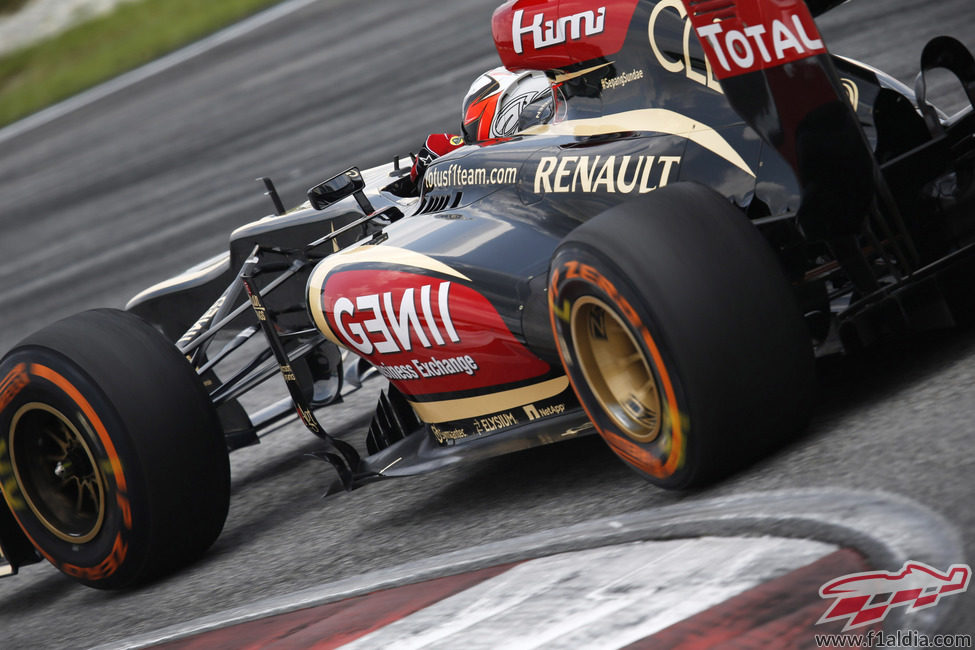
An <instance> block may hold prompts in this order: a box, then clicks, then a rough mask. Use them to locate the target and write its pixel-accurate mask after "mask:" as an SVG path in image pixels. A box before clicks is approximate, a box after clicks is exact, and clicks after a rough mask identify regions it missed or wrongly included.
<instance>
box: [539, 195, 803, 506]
mask: <svg viewBox="0 0 975 650" xmlns="http://www.w3.org/2000/svg"><path fill="white" fill-rule="evenodd" d="M550 307H551V310H550V311H551V315H552V327H553V331H554V333H555V337H556V340H557V342H558V344H559V350H560V355H561V356H562V361H563V365H564V366H565V370H566V373H567V375H568V377H569V380H570V381H571V383H572V386H573V388H574V389H575V392H576V394H577V395H578V397H579V400H580V402H581V403H582V405H583V407H584V408H585V409H586V411H587V413H588V414H589V417H590V419H591V420H592V421H593V423H594V424H595V426H596V428H597V430H598V431H599V433H600V435H601V436H602V437H603V438H604V439H605V440H606V442H607V443H608V444H609V446H610V447H611V448H612V449H613V451H614V452H615V453H616V454H617V455H618V456H620V457H621V458H622V459H623V460H624V461H625V462H626V463H627V464H628V465H630V466H631V467H632V468H633V469H635V470H636V471H637V472H638V473H639V474H641V475H642V476H644V477H645V478H646V479H648V480H649V481H650V482H652V483H654V484H656V485H659V486H661V487H665V488H687V487H690V486H693V485H697V484H701V483H705V482H708V481H711V480H714V479H715V478H718V477H720V476H722V475H724V474H726V473H728V472H730V471H734V470H736V469H738V468H740V467H741V466H742V465H744V464H746V463H748V462H750V461H752V460H754V459H755V458H756V457H757V456H759V455H760V454H762V453H765V452H767V451H768V450H769V449H770V448H771V447H773V446H774V445H776V444H778V443H780V442H781V441H783V440H784V439H786V438H787V436H789V435H790V434H792V433H793V432H795V431H796V430H797V429H798V428H799V427H800V426H801V424H802V423H803V422H804V420H805V418H806V416H807V413H808V406H809V403H810V401H811V399H810V398H811V396H812V393H813V388H814V364H813V356H812V345H811V343H810V337H809V333H808V331H807V328H806V327H805V324H804V323H803V321H802V319H801V317H800V314H799V313H798V309H797V307H796V303H795V298H794V296H793V294H792V291H791V288H790V287H789V285H788V282H787V281H786V279H785V277H784V275H783V274H782V271H781V268H780V267H779V264H778V261H777V260H776V258H775V256H774V255H773V253H772V251H771V249H770V247H769V245H768V243H767V242H766V241H765V240H764V239H763V238H762V236H761V235H760V233H758V231H757V229H756V228H755V227H754V226H753V225H752V224H751V223H750V222H749V221H748V220H747V219H746V218H745V217H744V215H743V214H742V213H741V211H739V210H737V209H735V208H734V207H733V206H732V205H730V204H729V203H728V202H727V201H726V200H724V199H723V198H722V197H721V196H719V195H718V194H717V193H715V192H713V191H712V190H710V189H708V188H706V187H704V186H701V185H696V184H689V183H681V184H675V185H670V186H667V187H665V188H661V189H660V190H657V191H655V192H653V193H651V194H649V195H648V196H647V197H646V198H645V199H644V200H642V201H640V202H635V203H628V204H624V205H620V206H617V207H615V208H612V209H610V210H608V211H607V212H606V213H604V214H601V215H599V216H597V217H595V218H593V219H591V220H589V221H588V222H586V223H585V224H583V225H582V226H580V227H579V228H577V229H576V230H574V231H573V232H572V233H570V234H569V235H568V236H567V237H566V238H565V239H564V240H563V242H562V243H561V244H560V245H559V248H558V249H557V250H556V252H555V254H554V256H553V258H552V262H551V266H550Z"/></svg>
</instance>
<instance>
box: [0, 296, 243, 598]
mask: <svg viewBox="0 0 975 650" xmlns="http://www.w3.org/2000/svg"><path fill="white" fill-rule="evenodd" d="M0 382H2V387H0V485H2V488H3V496H4V498H5V499H6V501H7V504H8V505H9V507H10V509H11V511H12V512H13V514H14V517H15V518H16V519H17V522H18V524H19V525H20V527H21V529H22V530H23V532H24V533H25V534H26V535H27V537H28V538H29V539H30V540H31V542H32V543H33V544H34V546H35V548H36V549H37V550H38V551H39V552H40V553H41V555H43V556H44V557H45V558H47V560H49V561H50V562H51V563H52V564H53V565H54V566H56V567H57V568H58V569H60V570H61V571H63V572H64V573H66V574H68V575H69V576H71V577H73V578H75V579H77V580H79V581H80V582H82V583H84V584H87V585H89V586H92V587H98V588H106V589H110V588H122V587H128V586H132V585H135V584H139V583H142V582H145V581H147V580H150V579H152V578H155V577H158V576H160V575H163V574H165V573H168V572H171V571H173V570H175V569H176V568H178V567H180V566H182V565H184V564H186V563H188V562H190V561H192V560H194V559H196V558H198V557H199V556H200V555H201V554H202V553H203V552H204V551H205V550H206V549H207V548H209V547H210V546H211V545H212V544H213V542H214V541H215V540H216V538H217V536H218V535H219V534H220V531H221V529H222V527H223V523H224V520H225V519H226V515H227V509H228V506H229V499H230V466H229V458H228V456H227V451H226V445H225V442H224V440H223V435H222V431H221V428H220V424H219V420H218V419H217V417H216V414H215V412H214V409H213V407H212V404H211V402H210V399H209V397H208V395H207V393H206V391H205V390H204V388H203V386H202V384H201V383H200V380H199V378H198V377H197V375H196V372H195V371H194V370H193V368H192V367H191V366H190V364H189V363H187V361H186V359H185V358H183V356H182V355H180V354H179V352H178V351H177V350H176V348H175V347H174V346H173V345H172V344H171V343H170V342H169V341H167V340H166V339H165V338H164V337H163V336H162V335H161V334H159V333H158V332H157V331H156V330H154V329H153V328H152V327H151V326H150V325H149V324H147V323H146V322H145V321H143V320H141V319H140V318H138V317H136V316H133V315H132V314H128V313H125V312H120V311H115V310H95V311H90V312H84V313H81V314H77V315H75V316H72V317H69V318H66V319H64V320H62V321H59V322H57V323H54V324H53V325H51V326H49V327H47V328H45V329H43V330H41V331H39V332H37V333H36V334H34V335H32V336H30V337H28V338H27V339H25V340H24V341H23V342H21V343H20V344H19V345H18V346H17V347H15V348H14V349H13V350H11V351H10V352H9V353H8V354H7V355H6V356H5V357H4V358H3V361H2V362H0Z"/></svg>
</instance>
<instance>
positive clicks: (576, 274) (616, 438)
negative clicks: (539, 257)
mask: <svg viewBox="0 0 975 650" xmlns="http://www.w3.org/2000/svg"><path fill="white" fill-rule="evenodd" d="M570 263H573V264H575V265H577V269H581V270H576V271H570V272H569V273H567V274H566V275H565V279H570V278H579V279H580V280H581V281H583V282H587V283H589V284H590V285H593V286H595V287H597V288H598V289H600V290H602V292H603V293H605V294H606V296H607V297H608V298H609V299H610V300H611V301H612V302H613V303H614V304H615V305H616V306H617V307H618V308H619V310H620V313H622V314H623V315H625V316H626V319H627V320H628V321H629V322H630V323H631V324H632V325H633V327H635V328H636V329H637V331H638V332H639V333H640V336H641V337H642V339H643V342H644V344H645V345H646V346H647V349H649V351H650V356H651V357H653V362H654V366H655V368H654V369H655V370H656V371H657V374H658V375H659V376H660V381H661V383H662V384H663V386H664V395H665V396H666V398H667V408H668V409H669V411H670V427H671V444H670V453H669V455H668V457H667V462H666V463H663V464H661V462H660V461H659V460H658V459H657V458H656V457H654V456H652V455H651V454H649V453H648V452H647V451H646V450H645V449H643V448H642V447H640V446H639V445H637V444H635V443H632V442H630V441H629V440H627V439H626V438H624V437H623V436H621V435H619V434H618V433H616V432H613V431H606V430H604V428H603V427H600V426H599V425H598V423H597V420H596V419H595V418H593V416H592V413H591V412H590V411H589V408H588V407H587V406H586V401H585V400H584V399H583V397H582V394H581V392H580V390H579V387H578V386H576V382H575V381H574V380H573V379H572V373H570V372H566V376H567V377H568V378H569V383H570V384H572V389H573V390H574V391H575V393H576V396H577V397H578V398H579V403H580V404H581V405H582V408H583V410H584V411H585V412H586V415H587V416H588V417H589V420H590V421H591V422H592V423H593V425H594V426H595V427H596V430H597V431H598V432H599V435H601V436H602V437H603V439H604V440H605V441H606V442H607V443H608V444H609V445H610V447H612V448H613V451H615V452H616V453H618V454H620V455H621V456H624V457H626V458H629V459H632V461H635V462H634V463H633V464H634V465H637V466H638V467H640V468H641V469H643V470H645V471H646V472H648V473H650V474H652V475H653V476H656V477H658V478H666V477H668V476H672V475H673V474H674V472H675V471H676V470H677V469H678V468H679V467H680V464H681V461H682V460H683V457H684V451H683V450H684V432H683V428H682V427H683V423H682V418H681V413H680V410H679V409H678V406H677V394H676V392H675V391H674V386H673V383H672V382H671V380H670V375H669V374H668V372H667V366H666V365H664V361H663V357H662V356H661V354H660V349H659V348H658V347H657V343H656V341H655V340H654V338H653V336H652V335H651V334H650V330H648V329H647V326H646V325H644V324H643V322H642V321H641V320H640V317H639V315H638V314H637V313H636V311H635V310H634V309H633V306H632V305H631V304H630V303H629V301H627V300H626V298H624V297H623V296H622V295H620V292H619V291H618V290H617V289H616V285H614V284H613V283H612V282H610V280H609V279H608V278H607V277H606V276H604V275H603V274H602V273H600V272H599V271H598V270H597V269H595V268H594V267H592V266H590V265H588V264H583V263H581V262H578V261H575V260H572V261H569V262H563V263H562V265H561V268H560V269H558V270H556V272H555V273H554V274H553V275H552V280H551V285H550V287H549V292H548V295H549V310H548V314H549V322H550V323H551V325H552V333H553V334H554V335H555V336H556V337H558V330H557V329H556V324H555V311H556V309H555V304H554V301H555V299H556V298H555V296H556V295H557V293H558V291H557V290H558V283H559V280H560V278H561V277H562V275H561V270H562V269H563V268H566V267H567V266H568V265H569V264H570ZM621 300H622V301H623V302H622V303H621V302H620V301H621ZM555 347H556V349H557V350H558V354H559V359H560V360H561V361H562V366H563V367H564V368H568V365H567V364H566V362H565V357H564V356H563V352H562V346H561V345H557V346H555Z"/></svg>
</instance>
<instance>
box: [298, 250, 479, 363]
mask: <svg viewBox="0 0 975 650" xmlns="http://www.w3.org/2000/svg"><path fill="white" fill-rule="evenodd" d="M359 262H383V263H385V264H394V265H398V266H414V267H416V268H420V269H426V270H427V271H434V272H436V273H443V274H444V275H451V276H453V277H455V278H460V279H461V280H466V281H468V282H470V278H469V277H467V276H466V275H464V274H463V273H461V272H460V271H457V270H456V269H453V268H451V267H449V266H447V265H446V264H444V263H443V262H441V261H439V260H435V259H433V258H432V257H430V256H429V255H424V254H423V253H417V252H415V251H411V250H407V249H405V248H399V247H397V246H360V247H358V248H353V249H349V250H344V251H340V252H338V253H334V254H332V255H329V256H328V257H326V258H325V259H324V260H322V261H321V262H320V263H319V265H318V266H316V267H315V270H314V271H313V272H312V274H311V278H310V279H309V281H308V305H309V307H310V310H311V315H312V318H313V319H314V321H315V325H317V326H318V329H319V330H321V332H322V334H324V335H325V336H326V338H328V339H329V340H330V341H332V342H333V343H337V344H338V345H341V346H343V347H345V344H344V343H343V342H342V341H340V340H339V339H338V337H337V336H335V333H334V332H332V330H331V329H330V328H329V326H328V321H327V320H326V319H325V312H324V311H323V310H322V291H323V290H324V288H325V279H326V278H327V277H328V274H329V273H331V272H332V271H334V270H335V269H336V268H337V267H339V266H343V265H346V264H358V263H359Z"/></svg>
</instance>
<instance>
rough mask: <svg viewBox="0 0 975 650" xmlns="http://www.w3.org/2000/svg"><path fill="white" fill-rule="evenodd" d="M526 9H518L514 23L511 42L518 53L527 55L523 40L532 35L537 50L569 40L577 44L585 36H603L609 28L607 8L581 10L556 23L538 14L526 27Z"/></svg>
mask: <svg viewBox="0 0 975 650" xmlns="http://www.w3.org/2000/svg"><path fill="white" fill-rule="evenodd" d="M524 16H525V10H524V9H518V10H517V11H515V13H514V19H513V20H512V23H511V40H512V42H513V43H514V50H515V53H516V54H522V53H523V52H524V43H523V41H522V39H523V38H524V37H525V36H528V35H530V36H531V37H532V45H533V47H534V48H535V49H536V50H541V49H543V48H546V47H552V46H554V45H560V44H562V43H566V42H568V41H569V40H574V41H577V40H579V39H581V38H583V37H584V36H595V35H597V34H602V33H603V30H604V29H605V28H606V7H600V8H599V9H597V10H596V11H591V10H590V11H580V12H579V13H577V14H572V15H571V16H563V17H561V18H558V19H556V20H546V19H545V13H544V12H543V13H538V14H535V16H534V17H533V18H532V22H531V23H530V24H528V25H525V24H524Z"/></svg>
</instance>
